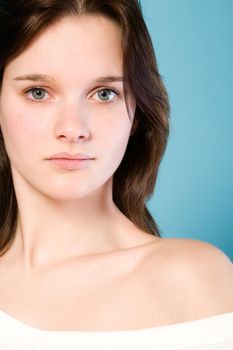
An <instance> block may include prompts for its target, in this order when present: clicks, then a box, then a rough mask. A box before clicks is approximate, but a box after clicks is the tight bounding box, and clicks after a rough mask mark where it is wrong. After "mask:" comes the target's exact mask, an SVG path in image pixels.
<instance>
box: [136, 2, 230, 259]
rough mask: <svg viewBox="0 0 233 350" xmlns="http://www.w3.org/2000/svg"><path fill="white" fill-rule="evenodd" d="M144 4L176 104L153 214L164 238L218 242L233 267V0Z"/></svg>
mask: <svg viewBox="0 0 233 350" xmlns="http://www.w3.org/2000/svg"><path fill="white" fill-rule="evenodd" d="M141 5H142V10H143V14H144V17H145V20H146V23H147V26H148V29H149V32H150V34H151V37H152V41H153V44H154V48H155V52H156V56H157V61H158V66H159V70H160V73H161V75H162V77H163V81H164V83H165V85H166V87H167V90H168V94H169V97H170V104H171V116H170V118H171V121H170V123H171V132H170V137H169V141H168V146H167V150H166V153H165V155H164V158H163V160H162V163H161V167H160V171H159V175H158V180H157V184H156V187H155V192H154V194H153V197H152V198H151V199H150V200H149V202H148V207H149V209H150V211H151V213H152V215H153V217H154V218H155V220H156V222H157V224H158V226H159V228H160V230H161V234H162V237H165V238H166V237H181V238H189V239H197V240H202V241H205V242H208V243H211V244H213V245H215V246H216V247H218V248H220V249H221V250H222V251H223V252H225V254H226V255H228V257H229V258H230V259H231V261H233V1H232V0H221V1H220V0H141Z"/></svg>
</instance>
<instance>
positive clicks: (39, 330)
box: [0, 0, 233, 350]
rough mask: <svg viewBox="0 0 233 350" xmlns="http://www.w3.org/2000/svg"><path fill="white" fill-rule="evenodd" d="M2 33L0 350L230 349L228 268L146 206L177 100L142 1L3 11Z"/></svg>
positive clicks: (76, 1)
mask: <svg viewBox="0 0 233 350" xmlns="http://www.w3.org/2000/svg"><path fill="white" fill-rule="evenodd" d="M0 23H1V26H0V79H1V88H0V126H1V137H0V150H1V151H0V186H1V188H0V252H1V257H0V310H1V311H0V328H1V335H0V348H1V349H17V350H19V349H32V348H33V349H53V348H54V349H66V350H67V349H107V348H108V349H109V348H111V349H119V347H121V348H124V349H127V350H128V349H155V348H156V349H180V348H182V349H188V348H189V347H192V349H194V347H195V346H200V345H203V344H205V345H206V346H207V345H209V347H208V349H230V348H231V347H230V346H231V345H232V346H233V326H232V325H233V322H232V321H233V267H232V263H231V261H230V259H229V258H228V257H227V256H226V255H225V254H224V253H223V252H222V251H220V250H219V249H217V248H216V247H214V246H212V245H210V244H207V243H204V242H201V241H195V240H184V239H163V238H161V236H160V233H159V229H158V226H157V225H156V223H155V222H154V220H153V218H152V216H151V215H150V213H149V211H148V209H147V207H146V201H147V200H148V198H149V197H150V196H151V194H152V193H153V189H154V186H155V182H156V178H157V173H158V168H159V164H160V161H161V159H162V156H163V154H164V151H165V148H166V142H167V137H168V134H169V123H168V119H169V117H168V116H169V103H168V97H167V93H166V89H165V87H164V85H163V82H162V80H161V77H160V75H159V72H158V69H157V64H156V58H155V55H154V51H153V48H152V44H151V40H150V36H149V34H148V31H147V28H146V26H145V23H144V20H143V17H142V13H141V11H140V7H139V5H138V3H137V1H136V0H130V1H129V0H117V1H116V0H105V1H104V0H67V1H61V0H27V1H23V0H17V1H16V0H14V1H12V0H11V1H1V2H0ZM231 322H232V324H231ZM220 342H225V344H227V346H228V347H225V348H224V347H218V345H217V344H218V343H219V344H220ZM220 345H221V346H224V345H223V343H221V344H220ZM205 349H207V347H206V348H205Z"/></svg>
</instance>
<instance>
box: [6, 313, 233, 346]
mask: <svg viewBox="0 0 233 350" xmlns="http://www.w3.org/2000/svg"><path fill="white" fill-rule="evenodd" d="M0 349H1V350H29V349H30V350H31V349H33V350H233V312H230V313H225V314H221V315H217V316H211V317H206V318H203V319H200V320H195V321H189V322H183V323H176V324H173V325H169V326H161V327H153V328H144V329H137V330H123V331H48V330H42V329H38V328H35V327H32V326H29V325H27V324H25V323H23V322H21V321H19V320H17V319H15V318H14V317H13V316H10V315H9V314H7V313H5V312H3V311H0Z"/></svg>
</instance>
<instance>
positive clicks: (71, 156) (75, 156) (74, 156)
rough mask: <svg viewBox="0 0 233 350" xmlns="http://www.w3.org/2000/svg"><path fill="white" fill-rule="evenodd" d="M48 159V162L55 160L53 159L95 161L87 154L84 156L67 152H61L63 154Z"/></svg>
mask: <svg viewBox="0 0 233 350" xmlns="http://www.w3.org/2000/svg"><path fill="white" fill-rule="evenodd" d="M47 159H48V160H53V159H63V160H67V159H68V160H85V159H94V158H93V157H91V156H88V155H87V154H82V153H76V154H70V153H66V152H61V153H56V154H54V155H53V156H51V157H49V158H47Z"/></svg>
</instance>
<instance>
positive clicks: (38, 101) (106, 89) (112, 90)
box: [24, 86, 120, 103]
mask: <svg viewBox="0 0 233 350" xmlns="http://www.w3.org/2000/svg"><path fill="white" fill-rule="evenodd" d="M34 90H41V91H44V92H45V93H48V94H49V92H48V90H47V89H46V88H44V87H42V86H32V87H30V89H27V90H26V91H24V94H25V95H27V94H28V93H29V92H33V91H34ZM101 91H110V92H114V93H115V94H116V95H117V96H120V93H119V91H117V90H115V89H113V88H109V87H101V88H100V89H98V90H97V91H96V92H95V94H97V93H98V92H101ZM95 94H94V95H95ZM30 100H31V101H32V102H33V103H41V102H46V101H44V100H43V99H41V100H40V99H38V100H36V99H30ZM99 101H100V103H113V102H114V98H113V99H112V100H108V101H101V100H99Z"/></svg>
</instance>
